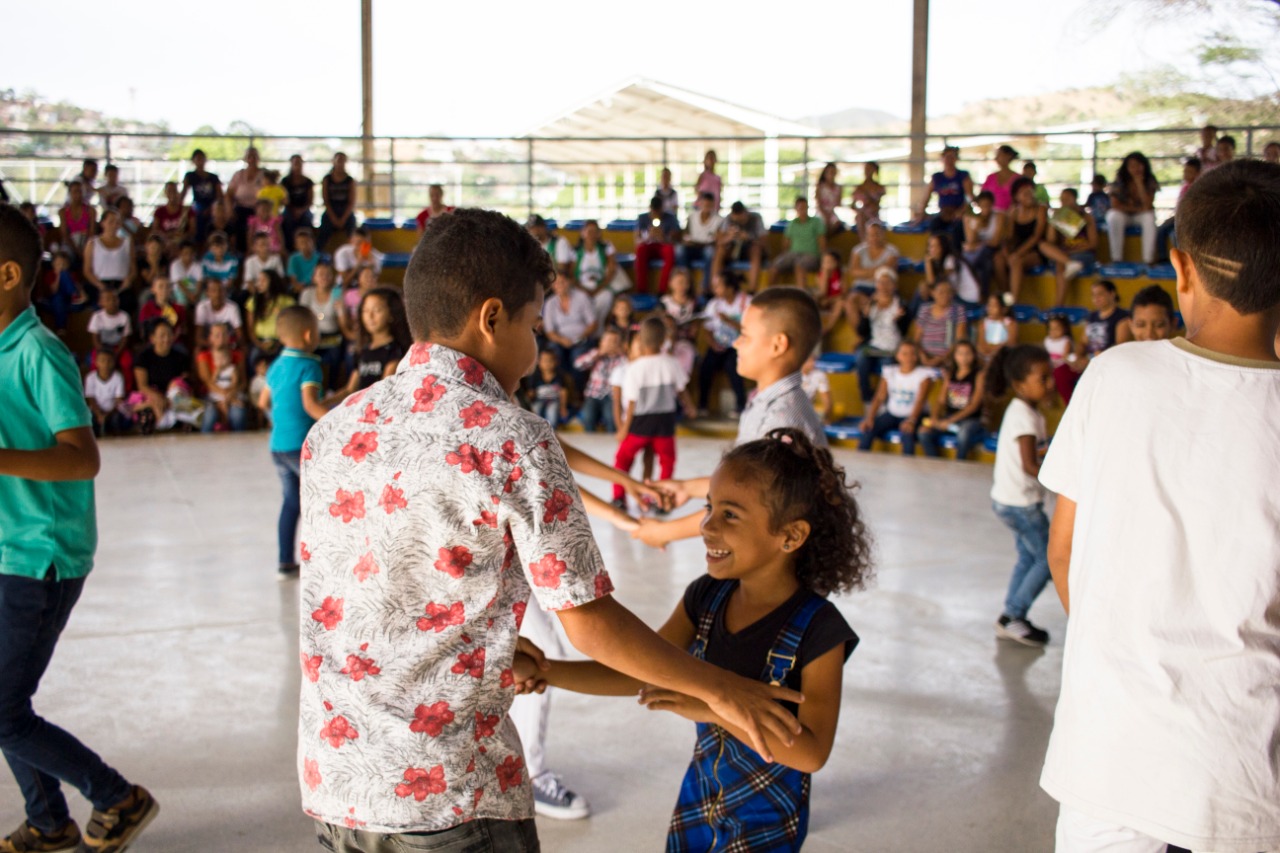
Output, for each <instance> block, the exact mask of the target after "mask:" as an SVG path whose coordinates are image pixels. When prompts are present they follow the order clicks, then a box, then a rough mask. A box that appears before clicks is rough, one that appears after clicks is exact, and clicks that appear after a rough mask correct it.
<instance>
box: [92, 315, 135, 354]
mask: <svg viewBox="0 0 1280 853" xmlns="http://www.w3.org/2000/svg"><path fill="white" fill-rule="evenodd" d="M131 331H132V323H131V322H130V320H129V315H128V314H126V313H125V312H124V311H117V312H116V313H114V314H108V313H107V312H106V311H103V310H98V311H94V312H93V316H92V317H90V318H89V334H91V335H97V336H98V340H99V341H101V342H102V345H103V346H104V347H116V346H119V345H120V342H121V341H122V340H124V339H125V338H126V337H128V336H129V333H130V332H131Z"/></svg>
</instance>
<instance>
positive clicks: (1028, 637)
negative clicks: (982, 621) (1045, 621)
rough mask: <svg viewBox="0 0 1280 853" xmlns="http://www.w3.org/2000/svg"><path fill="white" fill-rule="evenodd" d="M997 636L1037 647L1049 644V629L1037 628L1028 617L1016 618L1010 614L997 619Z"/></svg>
mask: <svg viewBox="0 0 1280 853" xmlns="http://www.w3.org/2000/svg"><path fill="white" fill-rule="evenodd" d="M996 636H997V637H999V638H1000V639H1002V640H1013V642H1015V643H1021V644H1022V645H1024V646H1031V647H1033V648H1037V649H1041V648H1044V647H1045V646H1047V645H1049V632H1048V631H1046V630H1044V629H1043V628H1037V627H1036V626H1035V625H1032V624H1031V623H1030V622H1028V621H1027V620H1026V619H1014V618H1012V617H1010V616H1001V617H1000V618H999V619H998V620H997V621H996Z"/></svg>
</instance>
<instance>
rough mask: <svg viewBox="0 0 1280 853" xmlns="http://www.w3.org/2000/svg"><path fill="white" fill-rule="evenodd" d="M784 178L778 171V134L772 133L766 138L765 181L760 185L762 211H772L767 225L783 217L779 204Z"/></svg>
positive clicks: (766, 222) (766, 221)
mask: <svg viewBox="0 0 1280 853" xmlns="http://www.w3.org/2000/svg"><path fill="white" fill-rule="evenodd" d="M780 180H782V176H781V174H780V173H779V172H778V136H777V134H775V133H771V134H769V135H768V136H766V137H765V138H764V183H763V184H762V185H761V186H760V212H761V213H762V214H763V213H764V211H766V210H769V211H772V214H771V216H772V217H773V218H772V219H767V220H765V225H769V224H770V223H771V222H777V221H778V220H779V219H783V218H784V217H783V215H782V209H781V207H780V206H779V204H778V182H779V181H780Z"/></svg>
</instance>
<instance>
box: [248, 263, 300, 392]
mask: <svg viewBox="0 0 1280 853" xmlns="http://www.w3.org/2000/svg"><path fill="white" fill-rule="evenodd" d="M277 260H279V259H278V258H277ZM246 283H247V280H246ZM247 289H248V290H249V300H248V301H247V302H246V303H245V310H246V311H248V312H249V322H248V323H246V324H245V329H246V331H247V332H248V334H249V365H250V366H251V367H252V366H254V365H256V364H257V363H258V362H259V361H262V360H266V361H274V360H275V357H276V356H277V355H279V354H280V350H281V349H282V348H283V345H282V344H281V343H280V336H279V335H278V334H277V333H276V320H277V318H279V316H280V312H281V311H283V310H284V309H286V308H288V307H289V306H290V305H295V304H297V301H296V300H295V299H294V298H293V294H291V293H290V292H289V285H288V284H286V283H285V280H284V276H282V275H281V274H280V272H279V271H278V270H275V269H264V270H262V271H261V272H259V273H258V276H257V278H255V279H253V282H252V284H247Z"/></svg>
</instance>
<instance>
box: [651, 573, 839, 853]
mask: <svg viewBox="0 0 1280 853" xmlns="http://www.w3.org/2000/svg"><path fill="white" fill-rule="evenodd" d="M733 588H734V584H733V583H731V582H724V583H721V584H720V585H719V588H718V589H717V590H716V592H715V595H714V597H713V598H712V601H711V606H710V607H708V608H707V610H706V611H705V612H704V613H703V614H702V615H701V618H699V620H698V633H697V637H696V638H695V639H694V641H693V645H692V646H690V648H689V651H690V653H692V654H693V655H694V657H696V658H698V659H699V660H705V659H706V651H707V639H708V638H709V637H710V636H711V626H712V625H713V624H715V620H716V617H717V615H718V614H719V613H720V611H721V610H722V609H723V607H724V605H725V602H726V601H728V598H729V592H730V591H731V590H732V589H733ZM825 602H826V599H824V598H822V597H820V596H817V595H810V596H809V597H808V598H806V599H805V601H804V603H802V604H801V605H800V606H799V607H797V608H796V609H795V612H794V613H792V615H791V618H790V620H789V621H788V622H787V626H786V627H785V628H783V629H782V632H781V633H779V634H778V638H777V639H776V640H774V642H773V648H771V649H770V650H769V656H768V662H767V663H766V664H765V669H764V674H763V676H762V678H761V680H763V681H767V682H769V683H770V684H778V685H780V684H784V683H786V678H787V673H788V672H790V671H791V668H792V667H794V666H795V662H796V650H797V649H798V648H799V646H800V641H801V639H802V638H803V637H804V633H805V631H806V629H808V627H809V623H810V621H812V619H813V616H814V614H815V613H817V612H818V609H819V608H821V607H822V605H823V604H824V603H825ZM808 832H809V774H808V773H801V772H800V771H799V770H793V769H792V768H790V767H787V766H786V765H783V764H778V763H776V762H773V763H770V762H766V761H765V760H764V759H763V758H761V757H760V755H759V754H758V753H756V752H755V751H754V750H753V749H751V747H749V746H747V745H746V744H744V743H743V742H742V741H740V740H738V739H737V738H735V737H734V736H733V735H731V734H729V733H728V732H726V731H725V730H724V729H722V728H720V727H719V726H717V725H712V724H709V723H698V743H697V746H696V747H694V751H693V761H692V762H691V763H690V765H689V770H688V772H686V773H685V776H684V782H683V783H681V785H680V799H679V801H677V803H676V810H675V813H674V814H672V816H671V826H670V828H669V829H668V831H667V853H712V851H714V853H773V851H778V853H782V851H793V850H799V849H800V846H801V845H802V844H803V843H804V839H805V835H806V834H808Z"/></svg>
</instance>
